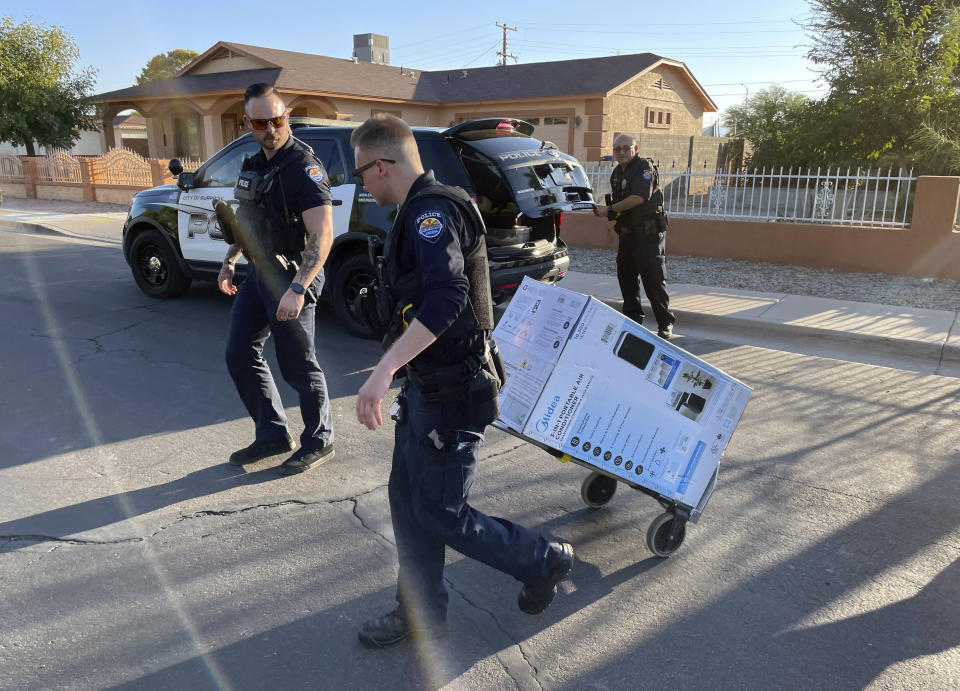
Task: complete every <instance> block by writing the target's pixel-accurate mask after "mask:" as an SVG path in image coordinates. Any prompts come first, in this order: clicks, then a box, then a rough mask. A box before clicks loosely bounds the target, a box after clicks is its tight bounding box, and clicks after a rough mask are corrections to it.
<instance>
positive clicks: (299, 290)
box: [290, 281, 307, 295]
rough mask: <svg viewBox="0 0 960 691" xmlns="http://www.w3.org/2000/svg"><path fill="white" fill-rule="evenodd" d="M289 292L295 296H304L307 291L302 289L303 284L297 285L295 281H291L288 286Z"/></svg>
mask: <svg viewBox="0 0 960 691" xmlns="http://www.w3.org/2000/svg"><path fill="white" fill-rule="evenodd" d="M290 290H292V291H293V292H294V293H296V294H297V295H304V294H305V293H306V292H307V289H306V288H304V287H303V284H302V283H297V282H296V281H293V282H292V283H291V284H290Z"/></svg>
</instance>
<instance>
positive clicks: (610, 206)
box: [593, 134, 677, 338]
mask: <svg viewBox="0 0 960 691" xmlns="http://www.w3.org/2000/svg"><path fill="white" fill-rule="evenodd" d="M639 151H640V147H639V146H637V144H636V143H635V142H634V140H633V137H631V136H630V135H629V134H621V135H620V136H618V137H617V138H616V139H615V140H614V142H613V160H615V161H616V162H617V167H616V168H614V170H613V173H612V174H611V175H610V188H611V190H612V194H611V195H609V197H610V199H608V201H607V205H602V204H601V205H598V206H594V209H593V213H594V214H596V215H597V216H600V217H602V218H609V219H611V220H615V221H616V225H615V226H614V230H616V232H617V235H618V236H619V238H620V243H619V249H618V251H617V280H618V281H619V283H620V292H621V293H622V295H623V313H624V314H625V315H626V316H628V317H630V318H631V319H633V320H634V321H636V322H638V323H641V324H642V323H643V307H642V306H641V305H640V283H641V282H642V283H643V290H644V292H646V294H647V299H649V300H650V306H651V307H652V308H653V315H654V317H655V318H656V320H657V335H659V336H660V337H661V338H670V337H671V336H672V335H673V325H674V323H675V322H676V321H677V318H676V317H675V316H674V315H673V312H671V311H670V296H669V295H668V294H667V281H666V252H667V241H666V231H667V215H666V213H665V212H664V210H663V192H662V190H661V189H660V178H659V174H658V173H657V169H656V167H655V166H654V165H653V161H651V160H650V159H648V158H642V157H640V156H639V155H638V153H639ZM638 277H639V280H638Z"/></svg>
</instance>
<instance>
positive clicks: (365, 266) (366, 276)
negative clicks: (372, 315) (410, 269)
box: [330, 254, 377, 339]
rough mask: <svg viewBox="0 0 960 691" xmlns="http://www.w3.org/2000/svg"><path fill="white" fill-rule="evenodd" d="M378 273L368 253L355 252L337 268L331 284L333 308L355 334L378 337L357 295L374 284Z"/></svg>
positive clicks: (364, 336) (363, 336) (362, 336)
mask: <svg viewBox="0 0 960 691" xmlns="http://www.w3.org/2000/svg"><path fill="white" fill-rule="evenodd" d="M375 281H376V275H375V274H374V271H373V266H371V265H370V260H369V259H367V257H366V255H363V254H355V255H353V256H352V257H350V258H349V259H347V260H346V261H345V262H343V264H341V265H340V267H339V268H338V269H337V273H336V274H335V275H334V277H333V283H332V285H331V286H330V297H331V299H332V300H333V309H334V311H335V312H336V313H337V316H338V317H339V318H340V321H341V322H343V325H344V326H346V327H347V330H348V331H349V332H350V333H352V334H353V335H354V336H360V337H361V338H370V339H374V338H377V333H376V332H375V331H374V330H373V329H372V328H371V327H370V324H369V323H368V322H367V320H366V319H365V318H364V316H363V312H362V310H361V309H360V304H359V301H358V300H357V297H358V296H359V295H360V289H361V288H366V287H367V286H371V285H373V283H374V282H375Z"/></svg>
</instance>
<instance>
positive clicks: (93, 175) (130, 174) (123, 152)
mask: <svg viewBox="0 0 960 691" xmlns="http://www.w3.org/2000/svg"><path fill="white" fill-rule="evenodd" d="M90 181H91V182H92V183H93V184H95V185H137V186H140V187H151V186H152V185H153V177H152V176H151V174H150V164H149V163H148V162H147V159H145V158H143V157H142V156H140V154H138V153H136V152H135V151H131V150H130V149H123V148H120V149H110V150H109V151H107V153H105V154H104V155H103V156H97V157H96V158H94V159H93V160H92V161H91V162H90Z"/></svg>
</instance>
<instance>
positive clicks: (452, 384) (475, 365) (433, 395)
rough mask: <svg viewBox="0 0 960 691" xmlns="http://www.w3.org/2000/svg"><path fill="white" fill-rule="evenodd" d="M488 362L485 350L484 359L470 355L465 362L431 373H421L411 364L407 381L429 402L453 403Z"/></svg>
mask: <svg viewBox="0 0 960 691" xmlns="http://www.w3.org/2000/svg"><path fill="white" fill-rule="evenodd" d="M487 362H488V358H487V350H486V348H485V349H484V353H483V356H482V357H481V356H477V355H473V354H470V355H468V356H467V357H466V358H465V359H464V361H463V362H458V363H455V364H452V365H442V366H439V367H430V368H429V372H420V371H418V366H417V365H414V364H413V363H411V364H409V365H407V381H409V382H410V383H411V384H412V385H413V386H415V387H417V388H418V389H419V390H420V392H421V393H422V394H423V397H424V399H426V400H427V401H429V402H439V401H453V400H457V399H459V398H461V397H462V396H463V393H464V390H465V388H466V386H467V385H468V384H469V383H470V382H471V381H472V380H473V378H474V377H476V376H477V372H479V371H480V368H481V367H484V366H485V365H486V364H487ZM419 367H423V366H422V365H420V366H419Z"/></svg>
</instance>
